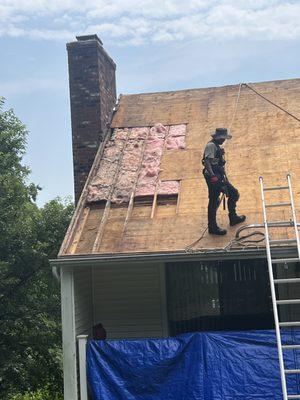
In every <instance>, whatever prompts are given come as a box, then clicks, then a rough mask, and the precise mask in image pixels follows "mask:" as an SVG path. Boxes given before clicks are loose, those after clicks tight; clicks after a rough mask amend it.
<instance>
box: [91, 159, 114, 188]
mask: <svg viewBox="0 0 300 400" xmlns="http://www.w3.org/2000/svg"><path fill="white" fill-rule="evenodd" d="M117 168H118V162H117V161H115V162H111V161H109V160H105V159H102V160H101V163H100V168H99V170H98V171H97V174H96V175H95V176H94V178H93V180H92V182H91V185H92V186H93V185H97V186H110V185H111V184H112V183H113V180H114V176H115V173H116V171H117Z"/></svg>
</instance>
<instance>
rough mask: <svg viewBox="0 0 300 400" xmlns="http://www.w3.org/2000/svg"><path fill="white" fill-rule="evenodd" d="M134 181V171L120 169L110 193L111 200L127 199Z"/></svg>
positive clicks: (118, 201)
mask: <svg viewBox="0 0 300 400" xmlns="http://www.w3.org/2000/svg"><path fill="white" fill-rule="evenodd" d="M135 181H136V171H129V170H124V169H121V171H120V173H119V176H118V180H117V184H116V186H115V189H114V192H113V195H112V199H111V200H112V202H114V203H123V202H127V201H129V199H130V196H131V193H132V189H133V186H134V183H135Z"/></svg>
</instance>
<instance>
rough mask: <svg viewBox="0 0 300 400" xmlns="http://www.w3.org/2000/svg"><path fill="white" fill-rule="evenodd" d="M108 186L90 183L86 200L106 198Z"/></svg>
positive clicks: (90, 201) (93, 200) (91, 201)
mask: <svg viewBox="0 0 300 400" xmlns="http://www.w3.org/2000/svg"><path fill="white" fill-rule="evenodd" d="M109 191H110V186H106V187H105V186H100V185H90V186H89V188H88V195H87V199H86V201H87V202H88V203H93V202H95V201H101V200H107V198H108V196H109Z"/></svg>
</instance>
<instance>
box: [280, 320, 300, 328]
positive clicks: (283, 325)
mask: <svg viewBox="0 0 300 400" xmlns="http://www.w3.org/2000/svg"><path fill="white" fill-rule="evenodd" d="M279 326H282V327H283V328H284V327H289V326H300V322H299V321H295V322H279Z"/></svg>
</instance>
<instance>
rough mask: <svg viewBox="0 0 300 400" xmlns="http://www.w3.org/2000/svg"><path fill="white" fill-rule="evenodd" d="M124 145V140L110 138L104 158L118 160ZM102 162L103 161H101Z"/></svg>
mask: <svg viewBox="0 0 300 400" xmlns="http://www.w3.org/2000/svg"><path fill="white" fill-rule="evenodd" d="M123 147H124V140H110V141H109V142H108V143H107V145H106V147H105V150H104V153H103V158H102V160H103V159H107V160H110V161H117V160H118V159H119V157H120V154H121V152H122V150H123ZM101 162H102V161H101Z"/></svg>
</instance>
